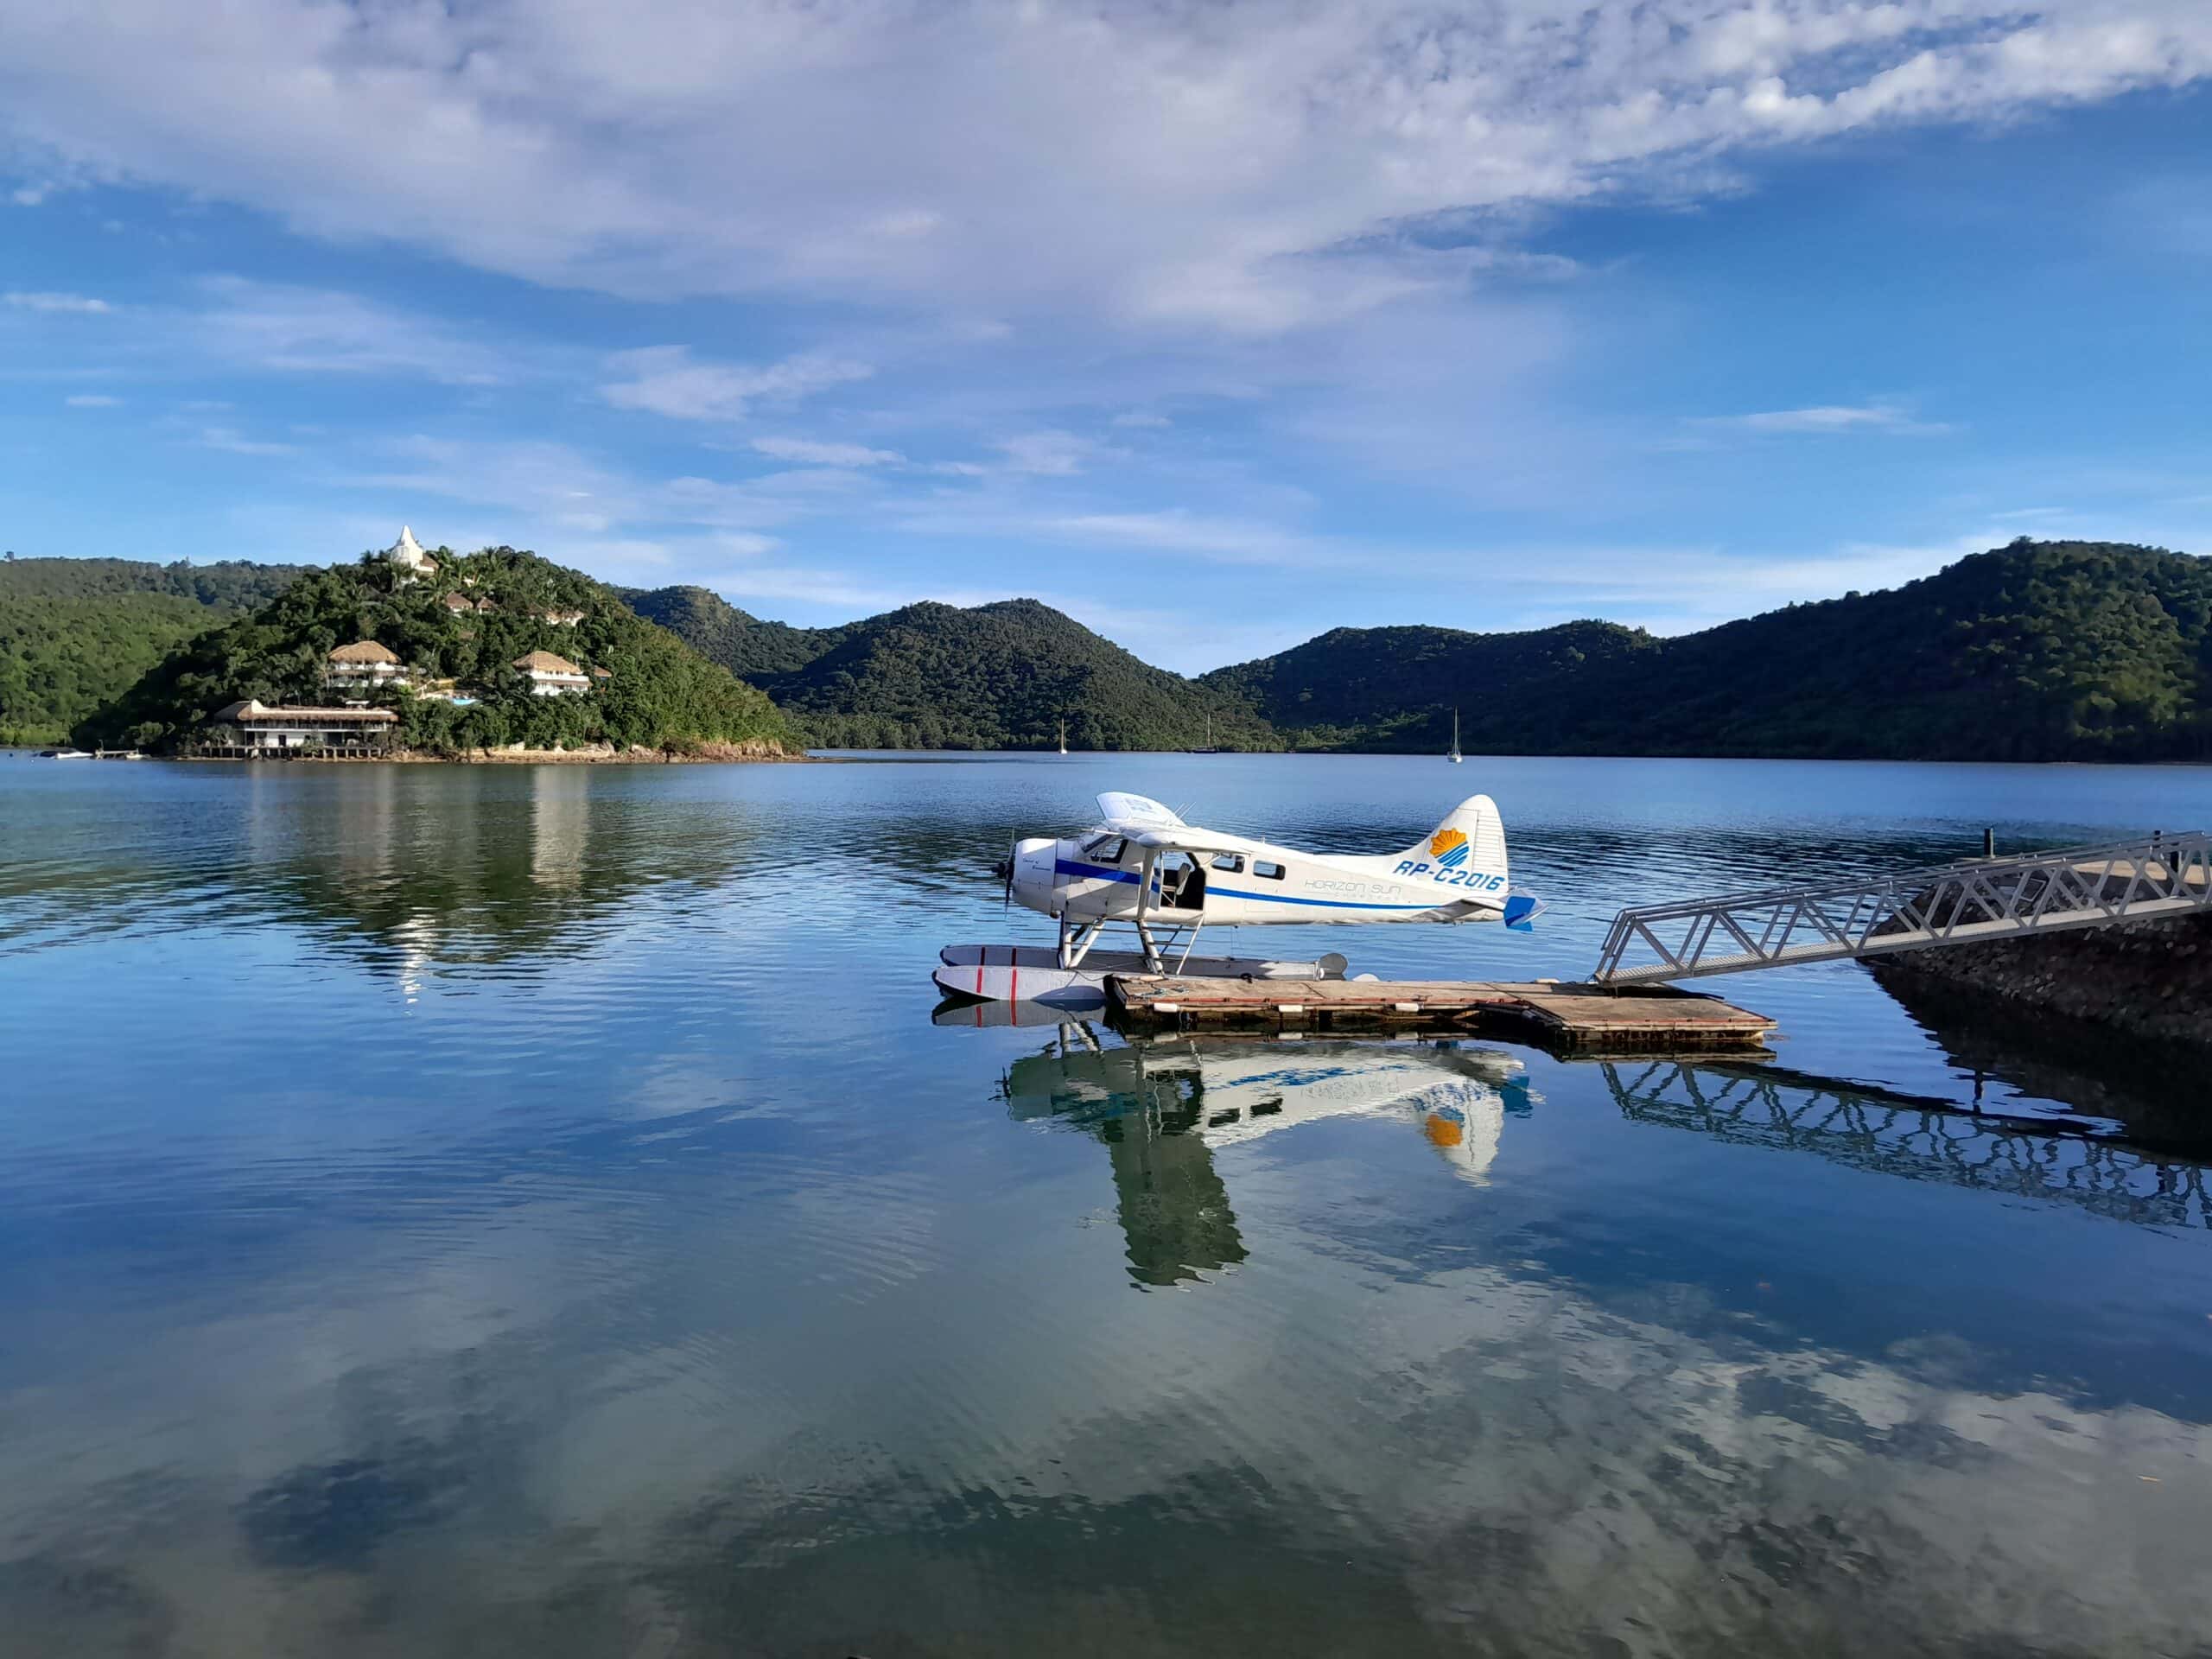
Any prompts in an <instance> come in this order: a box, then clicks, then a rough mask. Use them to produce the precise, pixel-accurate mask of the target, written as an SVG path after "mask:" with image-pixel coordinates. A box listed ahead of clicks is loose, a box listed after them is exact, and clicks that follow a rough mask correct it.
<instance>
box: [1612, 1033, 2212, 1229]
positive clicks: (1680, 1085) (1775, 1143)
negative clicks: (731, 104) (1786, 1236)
mask: <svg viewBox="0 0 2212 1659" xmlns="http://www.w3.org/2000/svg"><path fill="white" fill-rule="evenodd" d="M1599 1069H1600V1070H1601V1071H1603V1072H1604V1073H1605V1084H1606V1087H1607V1088H1608V1089H1610V1090H1611V1091H1612V1096H1613V1100H1614V1103H1615V1104H1617V1105H1618V1106H1619V1108H1620V1109H1621V1110H1622V1112H1623V1113H1624V1114H1625V1115H1626V1116H1629V1117H1631V1118H1633V1119H1635V1120H1636V1121H1637V1122H1642V1123H1658V1124H1664V1125H1667V1126H1669V1127H1671V1128H1683V1129H1694V1130H1695V1131H1697V1132H1698V1133H1699V1134H1700V1135H1712V1136H1713V1137H1714V1138H1716V1139H1718V1140H1722V1141H1736V1142H1738V1143H1739V1144H1743V1145H1747V1146H1761V1147H1786V1148H1789V1149H1790V1150H1793V1151H1799V1152H1812V1153H1816V1154H1819V1155H1820V1156H1821V1157H1823V1158H1827V1159H1829V1160H1833V1161H1834V1162H1837V1163H1841V1164H1847V1165H1850V1166H1853V1167H1854V1168H1859V1169H1866V1170H1872V1171H1875V1172H1878V1173H1882V1174H1885V1175H1899V1176H1904V1177H1905V1178H1906V1179H1912V1180H1928V1181H1943V1182H1947V1183H1948V1184H1949V1185H1954V1186H1964V1187H1972V1188H1974V1189H1977V1190H1979V1191H1982V1192H2003V1193H2010V1194H2013V1195H2017V1196H2019V1197H2023V1198H2061V1199H2064V1200H2066V1201H2068V1202H2069V1203H2073V1204H2077V1205H2081V1206H2082V1207H2083V1208H2084V1209H2087V1210H2090V1211H2094V1212H2095V1213H2096V1214H2098V1215H2101V1216H2104V1217H2108V1218H2110V1219H2112V1220H2115V1221H2127V1222H2133V1223H2135V1224H2137V1225H2139V1226H2145V1227H2194V1228H2206V1229H2212V1189H2209V1188H2208V1183H2207V1180H2206V1172H2205V1168H2204V1166H2202V1165H2200V1164H2194V1163H2189V1162H2185V1161H2181V1160H2168V1159H2161V1158H2158V1157H2156V1156H2153V1155H2152V1154H2149V1153H2147V1152H2145V1151H2143V1150H2141V1149H2140V1148H2138V1147H2132V1146H2129V1145H2126V1143H2124V1142H2121V1141H2109V1140H2101V1139H2099V1138H2097V1137H2095V1136H2094V1135H2084V1134H2082V1133H2081V1132H2079V1131H2077V1130H2074V1129H2071V1128H2069V1127H2068V1126H2066V1125H2063V1124H2060V1123H2056V1122H2054V1123H2050V1124H2048V1125H2045V1124H2044V1123H2042V1122H2035V1123H2032V1124H2031V1123H2030V1122H2028V1121H2026V1120H2023V1119H2019V1118H2012V1119H2008V1120H2005V1122H1993V1121H1992V1120H1991V1119H1990V1118H1988V1117H1986V1116H1981V1115H1980V1114H1977V1113H1974V1112H1971V1111H1968V1110H1967V1109H1964V1108H1957V1107H1944V1106H1941V1105H1937V1104H1935V1103H1922V1102H1916V1101H1910V1100H1906V1099H1903V1098H1900V1097H1897V1096H1883V1095H1880V1094H1877V1093H1873V1092H1871V1091H1869V1090H1862V1089H1856V1088H1853V1087H1852V1086H1851V1085H1849V1084H1833V1083H1823V1082H1821V1081H1820V1080H1818V1079H1815V1078H1810V1077H1801V1076H1797V1075H1796V1074H1791V1075H1789V1076H1787V1077H1777V1076H1775V1075H1773V1074H1771V1073H1766V1074H1762V1073H1760V1072H1758V1071H1752V1070H1751V1069H1749V1068H1745V1069H1743V1070H1737V1069H1735V1068H1727V1069H1721V1068H1717V1067H1712V1066H1699V1065H1676V1064H1673V1063H1670V1062H1653V1063H1651V1064H1649V1065H1623V1064H1618V1063H1614V1062H1606V1063H1605V1064H1603V1065H1601V1066H1600V1068H1599Z"/></svg>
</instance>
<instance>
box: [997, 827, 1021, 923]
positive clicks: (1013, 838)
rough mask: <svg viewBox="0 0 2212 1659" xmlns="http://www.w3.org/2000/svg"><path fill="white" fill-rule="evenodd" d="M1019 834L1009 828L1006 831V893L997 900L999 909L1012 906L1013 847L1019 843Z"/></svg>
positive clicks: (1008, 908) (1010, 908)
mask: <svg viewBox="0 0 2212 1659" xmlns="http://www.w3.org/2000/svg"><path fill="white" fill-rule="evenodd" d="M1020 840H1021V837H1020V835H1019V834H1017V833H1016V832H1015V831H1014V830H1011V829H1009V830H1007V836H1006V893H1005V895H1004V897H1002V898H1001V899H1000V901H999V908H1000V909H1001V910H1012V909H1013V908H1014V848H1015V847H1016V846H1017V845H1018V844H1019V843H1020Z"/></svg>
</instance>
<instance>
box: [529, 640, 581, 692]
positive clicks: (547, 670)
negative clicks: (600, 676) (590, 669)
mask: <svg viewBox="0 0 2212 1659" xmlns="http://www.w3.org/2000/svg"><path fill="white" fill-rule="evenodd" d="M514 666H515V668H516V669H517V670H518V671H519V672H520V673H522V674H523V675H524V676H525V677H527V678H528V679H529V681H530V691H531V696H536V697H557V696H561V695H562V694H563V692H567V691H588V690H591V677H590V676H588V675H587V674H586V673H585V672H584V671H583V670H582V669H581V668H578V667H577V666H576V665H575V664H574V663H572V662H570V661H569V659H568V658H565V657H556V656H555V655H554V654H553V653H552V652H550V651H533V652H531V653H530V654H529V655H528V656H526V657H518V658H515V660H514Z"/></svg>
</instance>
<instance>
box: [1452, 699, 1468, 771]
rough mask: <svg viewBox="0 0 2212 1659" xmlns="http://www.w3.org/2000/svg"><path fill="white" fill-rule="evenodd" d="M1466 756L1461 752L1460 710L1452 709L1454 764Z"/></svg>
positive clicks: (1457, 763) (1456, 764)
mask: <svg viewBox="0 0 2212 1659" xmlns="http://www.w3.org/2000/svg"><path fill="white" fill-rule="evenodd" d="M1466 758H1467V757H1466V756H1465V755H1464V754H1462V753H1459V710H1458V709H1453V710H1452V765H1453V766H1458V765H1459V764H1460V763H1461V762H1463V761H1464V760H1466Z"/></svg>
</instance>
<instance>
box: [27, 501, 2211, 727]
mask: <svg viewBox="0 0 2212 1659" xmlns="http://www.w3.org/2000/svg"><path fill="white" fill-rule="evenodd" d="M429 563H434V564H435V574H433V575H429V576H428V577H427V578H423V579H409V577H408V575H407V573H405V572H400V571H395V570H394V569H392V568H391V565H390V563H389V561H388V560H379V559H376V558H371V559H368V560H366V561H365V562H364V563H362V564H360V565H358V566H353V565H347V566H340V567H335V568H334V569H329V570H323V571H316V570H315V569H313V568H312V567H287V566H257V565H245V564H226V565H211V566H201V567H194V566H186V565H155V564H134V563H130V562H127V561H120V560H84V561H79V560H55V559H41V560H23V561H17V562H16V563H13V564H10V565H3V566H0V728H4V729H5V731H6V732H7V733H8V734H10V737H11V738H12V741H19V742H20V741H51V739H52V737H53V736H54V735H58V734H59V733H60V731H61V730H64V729H69V730H73V731H74V732H75V734H76V735H77V738H78V741H105V742H148V743H151V744H153V745H155V746H156V747H175V746H176V745H177V744H179V743H181V742H184V741H188V736H187V734H188V733H189V732H191V731H192V730H193V729H194V727H195V724H197V725H199V726H201V727H204V726H205V725H206V724H207V722H208V721H209V720H210V719H211V717H212V715H213V714H214V713H215V712H216V711H217V710H218V709H220V708H222V707H223V706H225V705H226V703H228V702H232V701H235V700H237V699H239V698H253V697H257V698H260V699H261V700H262V701H264V702H270V701H271V700H282V699H293V700H297V699H300V698H302V697H307V696H312V695H315V694H316V689H317V687H318V686H319V685H322V684H325V683H327V676H328V672H329V669H328V664H327V660H326V659H327V654H328V653H329V652H331V651H333V650H334V649H336V648H338V647H340V646H341V645H346V643H348V642H349V641H357V642H358V641H374V642H376V643H378V644H380V645H383V646H385V647H387V648H389V649H390V650H391V652H393V653H394V655H395V656H396V658H398V659H399V660H400V661H401V662H403V663H404V665H405V666H406V667H407V668H408V669H410V671H411V677H412V678H413V679H414V680H415V682H416V687H415V689H414V690H410V691H405V692H403V691H400V690H393V689H391V688H385V689H383V690H379V691H378V699H379V704H380V706H382V705H383V704H387V703H388V704H389V705H390V706H391V708H392V709H393V710H394V712H395V713H396V714H397V715H399V717H400V727H399V737H400V740H401V741H404V743H405V744H406V745H407V746H409V747H416V748H420V749H423V750H428V751H431V752H459V751H462V750H473V749H478V748H482V747H496V746H498V745H500V744H508V743H516V742H521V743H525V744H528V745H530V746H531V747H547V746H557V745H563V744H566V745H571V746H573V745H575V744H577V743H582V742H606V743H616V744H623V745H627V744H642V745H645V746H648V747H666V746H669V745H674V744H681V743H684V742H694V741H715V742H739V743H753V742H757V743H761V744H771V745H772V744H775V743H779V742H786V741H788V742H798V743H805V744H808V745H810V746H814V747H868V748H962V749H1000V748H1012V749H1023V748H1027V749H1041V748H1049V747H1052V746H1053V745H1054V744H1056V743H1057V742H1058V738H1059V734H1060V732H1061V730H1062V728H1064V727H1065V732H1066V737H1067V741H1068V745H1069V747H1071V748H1075V749H1104V750H1112V749H1178V748H1191V747H1208V746H1211V747H1220V748H1225V749H1281V748H1294V749H1300V750H1306V751H1313V752H1332V751H1333V752H1388V751H1401V750H1402V751H1413V752H1437V751H1440V750H1441V749H1442V748H1443V747H1445V745H1446V743H1447V742H1448V741H1449V739H1450V734H1451V724H1452V711H1453V710H1454V709H1457V710H1458V711H1459V719H1460V726H1461V738H1462V741H1463V745H1464V747H1465V748H1466V749H1467V750H1468V752H1469V753H1512V754H1546V753H1553V754H1624V755H1627V754H1664V755H1738V756H1777V757H1808V758H1852V759H1899V760H2206V759H2212V563H2208V562H2207V561H2206V560H2203V559H2201V558H2196V557H2194V556H2187V555H2183V554H2179V553H2173V552H2169V551H2166V550H2163V549H2158V548H2147V547H2136V546H2130V545H2125V544H2120V543H2097V542H2031V541H2027V540H2024V539H2023V540H2021V541H2018V542H2015V543H2012V545H2010V546H2007V547H2003V548H1997V549H1993V550H1991V551H1989V552H1986V553H1980V554H1975V555H1974V556H1971V557H1968V558H1965V559H1961V560H1960V561H1959V562H1957V563H1955V564H1952V565H1950V566H1948V568H1946V569H1943V570H1942V571H1940V572H1938V573H1937V574H1936V575H1932V576H1929V577H1927V578H1925V579H1923V580H1922V581H1918V582H1910V583H1907V584H1905V585H1904V586H1903V587H1900V588H1894V589H1891V590H1888V591H1885V592H1880V593H1872V594H1846V595H1845V596H1843V597H1842V598H1840V599H1834V600H1827V601H1820V602H1817V603H1813V604H1801V605H1792V606H1789V607H1785V608H1783V609H1781V610H1777V611H1770V612H1768V613H1765V614H1764V615H1760V616H1755V617H1751V618H1747V619H1745V620H1742V621H1737V622H1731V623H1727V624H1725V625H1723V626H1719V627H1715V628H1709V629H1706V630H1703V631H1701V632H1695V633H1690V634H1683V635H1679V636H1675V637H1672V638H1665V637H1661V636H1658V635H1655V634H1652V633H1649V632H1646V631H1644V630H1643V629H1640V628H1631V627H1625V626H1621V625H1619V624H1618V623H1612V622H1605V621H1579V622H1570V623H1566V624H1562V625H1560V626H1556V627H1550V628H1543V629H1535V630H1527V631H1521V632H1494V633H1479V632H1466V631H1462V630H1459V629H1453V628H1446V627H1438V626H1404V627H1384V628H1338V629H1335V630H1332V631H1331V632H1327V633H1325V634H1323V635H1321V636H1320V637H1319V638H1318V639H1312V640H1309V641H1307V642H1306V644H1304V645H1298V646H1295V647H1294V648H1293V649H1291V650H1289V651H1286V652H1281V653H1279V654H1277V655H1275V656H1273V657H1268V658H1262V659H1261V660H1259V661H1256V662H1249V663H1242V664H1235V665H1233V666H1230V667H1225V668H1221V669H1217V670H1215V671H1212V672H1211V673H1207V674H1204V675H1201V676H1198V677H1196V678H1186V677H1183V676H1181V675H1178V674H1173V673H1170V672H1168V671H1166V670H1164V669H1158V668H1154V667H1152V666H1150V665H1149V664H1145V663H1143V662H1141V661H1140V660H1139V659H1138V658H1135V656H1133V655H1131V654H1130V653H1129V652H1127V651H1124V650H1123V649H1122V648H1121V647H1120V646H1118V645H1115V644H1113V643H1112V642H1111V641H1109V640H1107V639H1103V638H1101V637H1100V636H1099V635H1097V634H1096V633H1094V632H1091V631H1090V629H1088V628H1086V627H1084V626H1082V625H1081V624H1080V623H1078V622H1077V621H1075V620H1073V619H1072V618H1071V617H1068V616H1065V615H1064V614H1062V613H1059V612H1058V611H1056V610H1053V609H1052V607H1049V606H1046V605H1043V604H1040V603H1039V602H1038V601H1034V600H1006V601H998V602H996V603H993V604H988V605H980V606H974V607H964V608H963V607H954V606H950V605H941V604H934V603H924V604H918V605H910V606H906V607H902V608H900V609H899V610H895V611H891V612H887V613H884V614H882V615H880V616H873V617H868V618H865V619H862V620H859V621H855V622H850V623H846V624H843V625H842V626H836V627H829V628H804V627H794V626H790V625H788V624H785V623H782V622H777V621H771V620H764V619H761V618H759V617H755V616H752V615H749V614H747V613H746V612H744V611H742V610H740V609H738V608H737V607H734V606H733V605H731V604H729V603H728V601H725V600H723V599H722V598H721V597H720V596H719V595H717V594H713V593H710V592H709V591H708V590H706V589H704V588H681V587H679V588H658V589H652V590H650V591H643V590H637V589H613V588H606V587H603V586H601V584H599V583H597V582H593V581H592V580H591V579H590V578H588V577H587V576H584V575H581V574H579V573H577V572H575V571H570V570H563V569H561V568H560V567H558V566H556V565H552V564H550V563H547V562H546V561H543V560H541V559H537V558H536V557H534V556H531V555H529V554H524V553H517V552H515V551H514V550H511V549H504V548H502V549H493V550H487V551H486V552H482V553H478V554H472V555H467V556H456V555H453V554H451V553H446V552H441V554H440V555H439V556H438V558H437V559H436V560H435V561H430V562H429ZM485 597H491V598H493V607H492V608H491V609H489V610H485V609H482V608H480V606H479V601H480V599H482V598H485ZM464 598H466V600H467V607H466V608H462V609H457V608H455V607H456V606H457V605H458V604H460V602H461V600H462V599H464ZM568 611H574V612H575V613H576V620H574V621H572V622H566V623H554V622H549V621H547V620H545V618H546V616H548V615H552V614H560V613H565V612H568ZM241 613H243V614H241ZM211 624H212V625H213V626H212V628H211V626H210V625H211ZM530 652H553V653H556V654H558V655H560V656H562V657H563V659H564V660H565V659H568V658H573V659H574V663H573V664H571V665H572V666H575V667H577V668H579V669H584V668H588V669H592V670H597V671H601V672H600V674H599V675H598V677H596V678H595V679H594V682H593V683H592V686H591V688H590V689H591V696H588V697H576V698H563V697H548V696H542V695H539V694H538V693H537V690H535V689H534V688H533V687H532V686H531V684H530V683H528V682H527V679H526V674H525V671H519V670H518V669H516V667H515V664H516V662H517V661H518V659H519V658H522V657H524V656H526V655H528V654H529V653H530ZM440 686H443V687H444V688H445V690H444V692H442V693H438V692H436V690H435V688H438V687H440ZM457 687H458V688H469V689H470V690H469V691H467V692H466V693H464V696H463V700H462V701H459V702H456V701H454V700H452V698H451V696H450V692H451V690H453V689H454V688H457ZM425 688H429V689H430V690H432V691H433V693H434V694H433V695H424V690H425ZM472 696H473V701H471V700H469V699H470V698H471V697H472Z"/></svg>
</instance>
